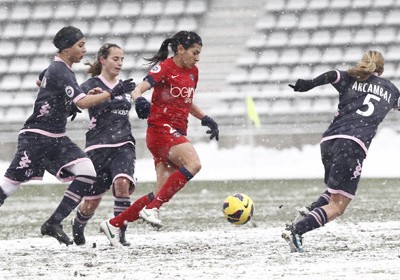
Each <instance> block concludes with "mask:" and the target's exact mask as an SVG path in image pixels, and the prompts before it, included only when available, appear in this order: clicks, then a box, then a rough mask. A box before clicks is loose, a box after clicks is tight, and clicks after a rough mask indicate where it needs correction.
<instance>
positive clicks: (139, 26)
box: [132, 18, 155, 35]
mask: <svg viewBox="0 0 400 280" xmlns="http://www.w3.org/2000/svg"><path fill="white" fill-rule="evenodd" d="M154 23H155V19H150V18H139V19H138V20H137V21H136V23H135V26H134V27H133V29H132V32H133V33H134V34H138V35H145V34H150V33H151V32H152V31H153V27H154Z"/></svg>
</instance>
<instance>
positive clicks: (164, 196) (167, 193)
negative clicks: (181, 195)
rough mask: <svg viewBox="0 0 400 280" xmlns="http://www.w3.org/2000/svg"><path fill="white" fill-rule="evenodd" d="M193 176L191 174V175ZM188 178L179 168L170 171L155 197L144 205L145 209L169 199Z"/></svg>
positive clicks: (158, 205)
mask: <svg viewBox="0 0 400 280" xmlns="http://www.w3.org/2000/svg"><path fill="white" fill-rule="evenodd" d="M192 177H193V176H192ZM188 181H189V180H188V178H187V176H186V175H185V174H183V173H182V171H181V170H177V171H175V172H174V173H172V174H171V175H170V176H169V178H168V180H167V181H166V182H165V184H164V186H162V188H161V190H160V191H159V192H158V194H157V195H156V197H155V199H154V200H153V201H152V202H151V203H150V204H148V205H147V206H146V208H147V209H151V208H157V209H159V208H160V207H161V205H163V204H164V203H165V202H167V201H169V200H170V199H171V198H172V197H173V196H174V195H175V194H176V193H177V192H178V191H179V190H180V189H181V188H183V186H185V184H186V183H187V182H188Z"/></svg>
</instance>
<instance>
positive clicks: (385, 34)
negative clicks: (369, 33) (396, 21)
mask: <svg viewBox="0 0 400 280" xmlns="http://www.w3.org/2000/svg"><path fill="white" fill-rule="evenodd" d="M396 35H397V28H395V27H384V28H381V29H378V30H376V35H375V38H374V41H375V42H376V43H378V44H389V43H393V42H395V40H396V39H397V38H396Z"/></svg>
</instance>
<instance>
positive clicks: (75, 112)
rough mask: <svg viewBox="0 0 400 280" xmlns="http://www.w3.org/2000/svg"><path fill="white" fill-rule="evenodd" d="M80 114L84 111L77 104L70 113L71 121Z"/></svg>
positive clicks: (73, 105)
mask: <svg viewBox="0 0 400 280" xmlns="http://www.w3.org/2000/svg"><path fill="white" fill-rule="evenodd" d="M78 113H82V111H81V110H80V109H79V108H78V107H77V106H76V105H75V104H72V106H71V110H70V111H69V117H71V121H73V120H74V119H75V118H76V116H77V115H78Z"/></svg>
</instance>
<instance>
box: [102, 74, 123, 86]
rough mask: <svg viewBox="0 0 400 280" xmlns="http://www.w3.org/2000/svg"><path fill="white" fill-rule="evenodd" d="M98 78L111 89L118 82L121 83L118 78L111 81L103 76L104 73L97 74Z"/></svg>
mask: <svg viewBox="0 0 400 280" xmlns="http://www.w3.org/2000/svg"><path fill="white" fill-rule="evenodd" d="M97 78H99V79H100V81H102V82H103V84H105V85H106V86H107V87H108V88H110V89H113V88H114V87H115V86H116V85H118V83H119V80H118V79H117V81H116V82H113V83H112V82H109V81H107V80H106V78H105V77H104V76H103V75H101V74H100V75H98V76H97Z"/></svg>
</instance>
